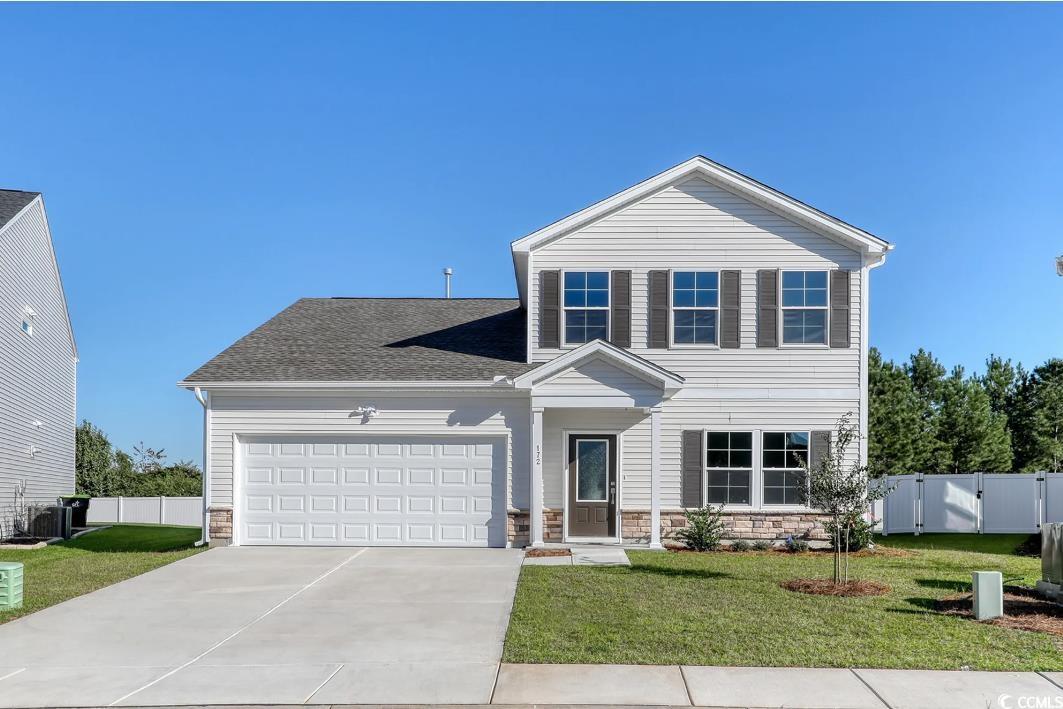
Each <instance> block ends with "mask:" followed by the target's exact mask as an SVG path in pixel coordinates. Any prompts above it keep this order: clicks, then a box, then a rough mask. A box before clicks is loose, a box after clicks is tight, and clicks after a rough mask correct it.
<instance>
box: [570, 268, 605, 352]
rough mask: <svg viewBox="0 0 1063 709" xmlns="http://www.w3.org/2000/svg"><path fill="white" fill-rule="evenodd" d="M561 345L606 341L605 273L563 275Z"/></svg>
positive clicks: (590, 272)
mask: <svg viewBox="0 0 1063 709" xmlns="http://www.w3.org/2000/svg"><path fill="white" fill-rule="evenodd" d="M564 275H565V278H564V297H563V301H562V302H563V303H564V310H565V344H566V345H581V344H583V343H584V342H591V341H593V340H605V339H608V337H609V272H608V271H565V274H564Z"/></svg>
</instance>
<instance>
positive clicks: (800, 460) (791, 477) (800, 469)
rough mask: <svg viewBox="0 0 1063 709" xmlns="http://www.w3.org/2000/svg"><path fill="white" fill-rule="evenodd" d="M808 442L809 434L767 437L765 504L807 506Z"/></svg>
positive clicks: (800, 433)
mask: <svg viewBox="0 0 1063 709" xmlns="http://www.w3.org/2000/svg"><path fill="white" fill-rule="evenodd" d="M808 439H809V434H808V431H788V432H782V433H779V432H773V433H767V432H766V433H765V434H764V441H763V443H764V446H763V453H762V458H761V464H762V465H761V467H762V468H763V474H764V504H766V505H801V504H804V488H805V463H806V462H807V461H808Z"/></svg>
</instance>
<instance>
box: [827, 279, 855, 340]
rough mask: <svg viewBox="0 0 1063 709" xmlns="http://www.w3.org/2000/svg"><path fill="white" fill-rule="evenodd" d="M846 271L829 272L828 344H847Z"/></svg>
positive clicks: (847, 304)
mask: <svg viewBox="0 0 1063 709" xmlns="http://www.w3.org/2000/svg"><path fill="white" fill-rule="evenodd" d="M849 278H850V274H849V272H848V271H831V272H830V346H831V347H848V346H849V307H850V306H849Z"/></svg>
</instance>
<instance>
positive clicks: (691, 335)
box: [672, 271, 720, 345]
mask: <svg viewBox="0 0 1063 709" xmlns="http://www.w3.org/2000/svg"><path fill="white" fill-rule="evenodd" d="M719 304H720V274H719V273H717V272H716V271H676V272H674V273H673V274H672V326H673V330H672V342H673V343H674V344H677V345H715V344H716V323H717V318H718V316H717V309H718V308H719Z"/></svg>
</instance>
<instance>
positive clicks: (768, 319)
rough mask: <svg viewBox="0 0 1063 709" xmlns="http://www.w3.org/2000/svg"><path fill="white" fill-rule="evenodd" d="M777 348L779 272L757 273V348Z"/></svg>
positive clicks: (765, 270)
mask: <svg viewBox="0 0 1063 709" xmlns="http://www.w3.org/2000/svg"><path fill="white" fill-rule="evenodd" d="M778 346H779V271H778V270H777V269H774V268H772V269H763V270H760V271H757V347H778Z"/></svg>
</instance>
